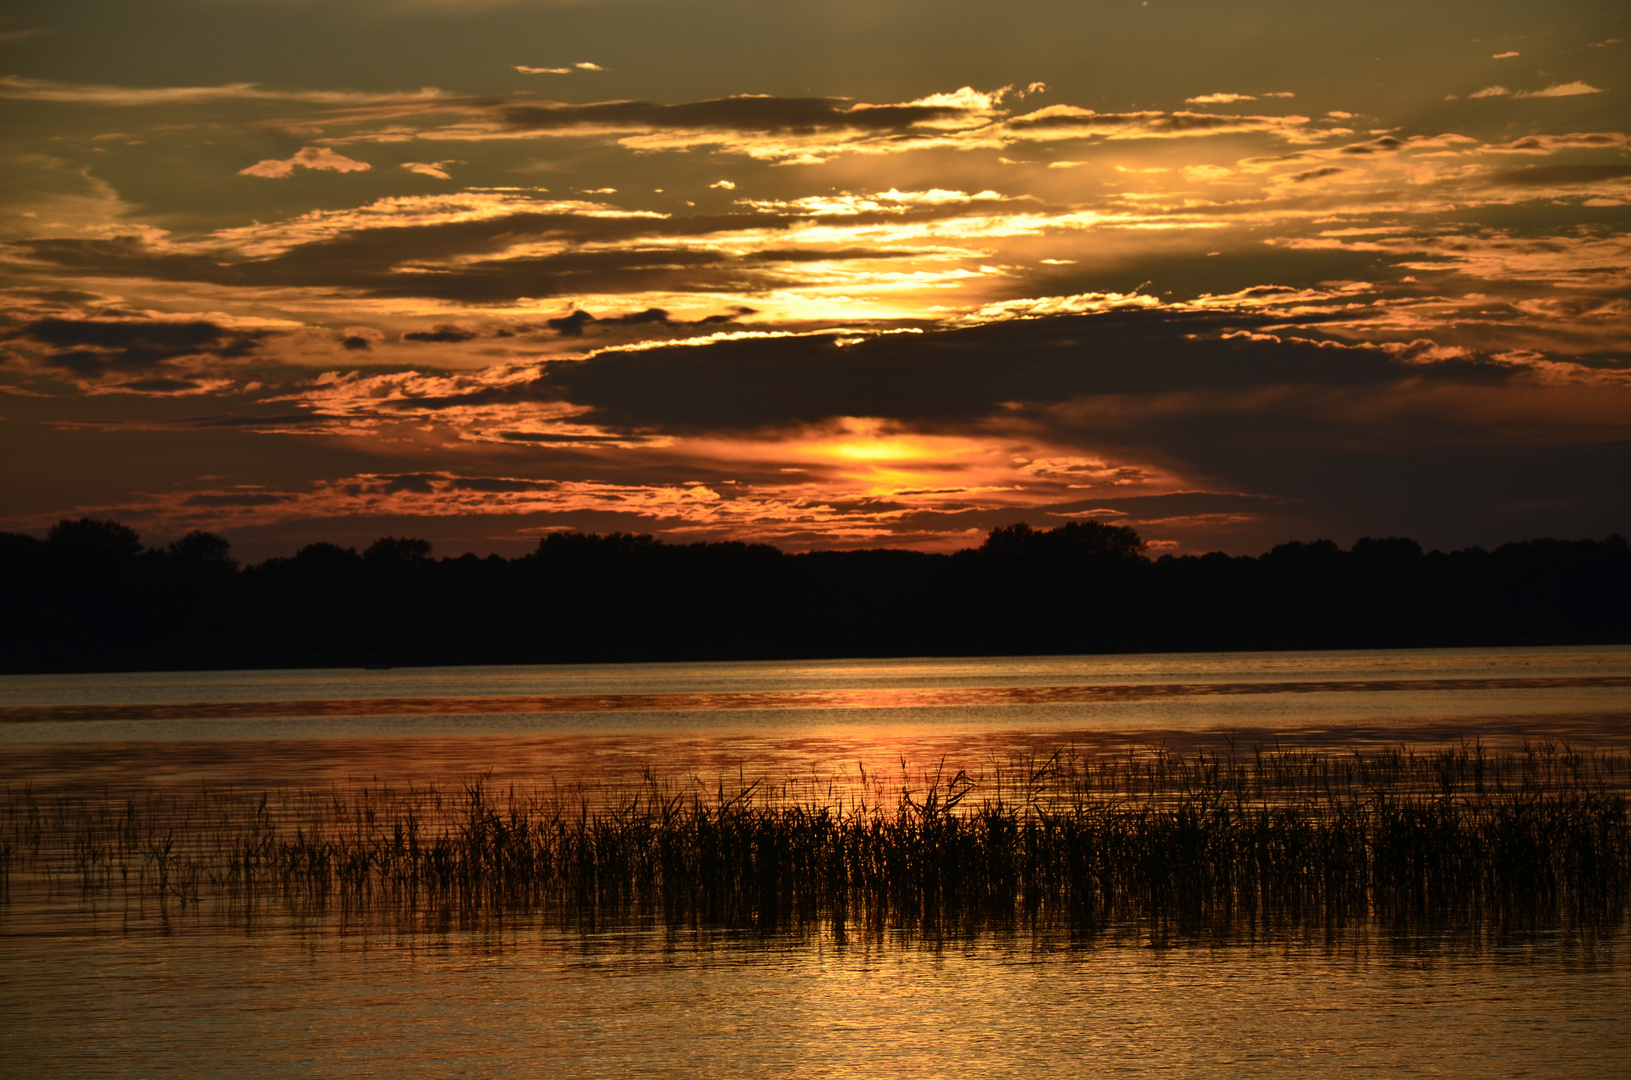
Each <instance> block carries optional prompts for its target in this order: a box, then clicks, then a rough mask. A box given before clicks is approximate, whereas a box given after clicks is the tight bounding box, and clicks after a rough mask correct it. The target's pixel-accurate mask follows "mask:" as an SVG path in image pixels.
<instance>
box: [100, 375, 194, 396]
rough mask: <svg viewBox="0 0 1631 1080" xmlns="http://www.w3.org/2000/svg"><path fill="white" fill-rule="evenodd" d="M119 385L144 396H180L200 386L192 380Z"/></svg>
mask: <svg viewBox="0 0 1631 1080" xmlns="http://www.w3.org/2000/svg"><path fill="white" fill-rule="evenodd" d="M119 385H120V386H121V387H122V388H124V389H126V390H134V391H137V392H139V393H143V394H179V393H181V392H183V391H186V390H197V389H198V384H197V383H195V382H193V381H191V380H190V379H134V380H132V381H130V382H124V383H120V384H119Z"/></svg>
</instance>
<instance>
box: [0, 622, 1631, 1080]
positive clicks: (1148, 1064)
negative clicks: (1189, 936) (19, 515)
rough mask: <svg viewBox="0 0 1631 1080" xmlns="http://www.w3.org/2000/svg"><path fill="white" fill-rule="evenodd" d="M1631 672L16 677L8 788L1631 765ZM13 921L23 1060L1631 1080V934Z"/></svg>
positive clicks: (1385, 668)
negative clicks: (1220, 750)
mask: <svg viewBox="0 0 1631 1080" xmlns="http://www.w3.org/2000/svg"><path fill="white" fill-rule="evenodd" d="M1628 720H1631V649H1576V650H1560V649H1536V650H1467V651H1454V652H1429V653H1343V654H1329V653H1327V654H1277V655H1259V656H1173V657H1115V658H1043V659H1000V660H955V661H915V662H914V661H906V662H901V661H877V662H856V663H849V664H841V663H817V664H810V663H805V664H787V665H774V664H739V665H674V666H665V665H640V666H629V667H614V668H576V669H570V668H557V669H549V668H537V669H522V668H510V669H462V670H439V671H438V670H432V671H388V672H366V673H365V672H288V673H281V672H256V673H209V674H202V675H163V674H160V675H133V676H79V677H24V678H7V679H3V680H0V783H3V784H6V785H10V786H12V787H13V788H15V787H17V786H18V785H21V784H24V783H27V784H32V785H33V786H34V787H35V789H36V790H39V791H45V792H51V791H69V792H73V791H79V792H86V791H100V790H103V789H110V790H114V791H117V790H119V789H122V788H126V787H139V786H150V785H152V784H154V783H160V784H164V785H171V786H175V787H177V788H181V789H191V788H192V787H195V786H196V785H197V784H198V783H200V782H201V781H203V782H209V783H211V784H233V785H239V786H244V787H251V788H253V787H256V786H268V785H270V786H289V785H326V784H330V783H345V782H347V781H348V780H352V779H361V780H365V781H367V780H371V778H373V777H381V778H383V779H385V780H387V781H389V782H399V783H403V782H420V783H423V782H426V781H431V780H434V781H438V782H442V783H457V781H458V780H459V779H460V778H461V777H463V776H468V775H470V774H471V773H473V772H486V771H491V773H492V775H493V778H494V779H495V780H499V781H504V780H510V781H515V782H523V783H526V782H531V783H537V782H539V781H541V780H542V781H547V780H550V779H556V780H559V781H561V782H563V783H576V782H590V783H595V782H615V781H618V780H620V779H627V778H630V777H634V776H637V775H639V774H640V773H641V772H642V771H645V770H648V769H650V770H656V771H658V772H661V773H662V774H664V775H666V776H670V777H682V778H683V777H684V776H687V775H696V776H699V777H718V776H727V775H728V776H733V777H744V778H746V777H759V776H765V777H769V778H772V779H775V778H778V777H780V778H787V777H796V776H811V775H828V776H831V775H837V774H842V775H846V776H847V775H853V774H854V773H857V772H858V771H859V770H861V769H862V768H866V769H869V770H871V771H872V772H873V773H874V774H876V773H877V772H878V771H879V770H886V769H889V768H894V769H896V770H897V771H901V770H904V771H908V772H909V771H910V770H912V769H919V768H922V767H926V766H930V765H938V762H939V761H940V760H942V759H944V760H946V762H947V767H948V768H964V767H967V768H968V769H969V770H970V771H971V772H972V773H976V774H978V773H979V772H980V770H982V769H989V768H990V767H992V765H993V763H997V764H1000V763H1002V762H1004V761H1012V760H1014V759H1015V757H1016V756H1021V755H1025V754H1035V753H1044V754H1045V753H1047V752H1049V751H1050V749H1051V748H1057V747H1058V746H1061V745H1070V746H1075V747H1078V748H1085V749H1088V750H1092V749H1095V748H1100V749H1103V748H1109V749H1114V748H1118V747H1123V746H1148V745H1150V744H1152V743H1153V744H1161V745H1166V746H1172V747H1180V748H1181V747H1184V746H1197V745H1216V744H1218V742H1219V740H1222V739H1224V738H1232V739H1234V740H1236V742H1237V743H1238V744H1241V745H1253V744H1268V745H1274V744H1280V745H1298V746H1303V745H1309V746H1319V747H1328V748H1341V747H1344V746H1349V745H1354V746H1376V745H1396V744H1401V743H1403V744H1409V745H1413V746H1420V747H1428V746H1432V745H1438V744H1442V743H1445V742H1451V743H1457V742H1460V741H1462V740H1480V741H1482V742H1484V743H1485V744H1487V745H1491V746H1518V745H1521V744H1522V743H1523V742H1524V741H1525V740H1530V741H1533V740H1541V739H1558V738H1562V739H1567V740H1569V741H1570V742H1572V743H1573V744H1575V745H1577V746H1603V747H1614V748H1622V749H1623V748H1624V747H1625V746H1626V745H1627V743H1628V742H1631V736H1628V734H1627V733H1628V731H1631V728H1628V727H1627V723H1628ZM20 897H21V894H20V893H19V899H18V900H17V901H15V902H13V903H12V904H10V905H8V906H6V907H5V908H3V909H0V1000H3V1001H4V1002H5V1003H6V1005H5V1009H4V1013H3V1016H0V1073H4V1074H7V1075H18V1076H42V1075H44V1076H70V1075H72V1076H78V1075H99V1074H100V1075H144V1076H145V1075H177V1076H198V1075H210V1076H240V1075H243V1076H251V1075H252V1076H262V1075H271V1076H282V1075H301V1076H305V1075H338V1076H373V1075H393V1076H394V1075H402V1074H407V1075H470V1076H535V1075H541V1076H552V1075H560V1076H610V1075H654V1076H656V1075H660V1076H769V1075H777V1076H803V1075H829V1074H833V1075H836V1074H844V1075H853V1074H856V1073H863V1074H876V1075H881V1076H928V1075H944V1074H946V1073H948V1072H957V1073H962V1074H967V1075H974V1076H991V1075H995V1076H1008V1075H1013V1076H1021V1075H1023V1076H1034V1075H1039V1074H1081V1073H1095V1074H1096V1073H1101V1072H1102V1073H1113V1074H1118V1075H1132V1076H1137V1075H1162V1076H1168V1075H1184V1076H1192V1075H1201V1076H1210V1075H1218V1076H1242V1075H1246V1076H1311V1075H1336V1074H1342V1075H1358V1076H1396V1075H1413V1074H1422V1075H1451V1076H1468V1075H1476V1076H1519V1075H1529V1076H1535V1075H1540V1076H1590V1075H1601V1076H1612V1075H1624V1074H1625V1065H1624V1062H1625V1061H1626V1060H1628V1059H1631V1025H1628V1024H1627V1023H1626V1021H1625V1017H1627V1016H1628V1015H1631V952H1628V950H1631V939H1628V938H1627V935H1626V934H1625V933H1624V932H1623V930H1622V931H1617V932H1611V933H1607V934H1603V935H1597V936H1595V937H1592V938H1590V939H1583V938H1581V937H1579V936H1570V935H1565V934H1561V933H1547V932H1542V933H1539V934H1529V935H1518V936H1514V935H1505V936H1503V935H1491V934H1482V935H1474V936H1471V937H1458V938H1434V937H1431V936H1427V937H1420V936H1418V937H1414V938H1411V939H1410V940H1400V939H1397V938H1394V937H1392V936H1390V935H1389V934H1388V933H1387V932H1385V931H1384V930H1382V929H1379V928H1377V927H1375V926H1370V925H1362V926H1357V927H1351V928H1348V929H1346V930H1344V931H1342V932H1340V933H1337V934H1334V935H1332V936H1329V937H1325V936H1316V937H1314V938H1313V939H1310V938H1308V937H1298V936H1293V937H1290V938H1286V939H1280V940H1271V941H1258V942H1256V943H1253V942H1250V941H1239V940H1237V941H1233V942H1230V943H1227V944H1216V943H1213V944H1205V943H1198V942H1190V943H1183V942H1179V943H1176V944H1173V943H1166V944H1164V945H1162V946H1161V947H1152V943H1151V942H1150V941H1148V940H1141V939H1140V938H1139V937H1138V935H1137V934H1136V933H1129V934H1126V935H1117V934H1114V933H1112V934H1109V935H1106V936H1105V937H1103V938H1102V939H1099V940H1095V941H1091V942H1083V941H1077V942H1070V941H1058V940H1040V941H1039V940H1033V939H1032V938H1030V937H1027V936H1023V935H1021V936H1017V937H1016V936H1014V935H1009V934H1003V933H1000V932H992V933H987V934H983V935H980V936H978V937H977V938H975V939H974V940H959V941H953V942H950V943H947V942H934V941H925V940H924V939H923V938H921V937H917V938H913V939H911V940H907V939H905V938H900V937H895V936H891V935H889V934H887V933H885V934H884V935H882V936H878V937H867V938H865V939H860V938H852V939H851V940H849V941H847V942H840V941H838V940H836V939H835V938H834V937H833V936H832V934H831V933H828V932H816V933H813V934H808V935H804V936H799V937H789V936H777V935H774V934H770V935H760V936H755V937H745V936H740V935H729V934H724V933H706V932H702V931H697V932H687V933H681V934H678V935H675V934H671V933H667V932H664V931H661V930H640V929H628V930H623V931H618V932H599V933H587V932H576V931H567V932H563V931H562V930H560V929H558V928H549V927H547V926H545V925H543V924H541V923H532V922H528V921H524V920H523V921H521V922H518V923H514V924H511V925H507V926H502V925H501V926H494V925H492V924H491V923H490V922H489V923H487V924H484V925H483V926H482V927H481V928H479V929H464V930H461V929H459V928H457V927H456V926H449V927H446V928H443V929H439V930H431V931H420V932H414V933H406V934H401V933H393V932H390V931H388V930H381V929H379V928H378V927H377V926H374V927H369V928H365V927H363V926H361V925H347V923H346V922H345V921H344V919H343V918H342V917H341V916H340V915H338V914H335V915H332V916H329V917H320V918H316V919H311V920H306V921H299V920H295V919H293V918H290V917H288V916H287V915H286V914H283V915H280V914H278V913H277V912H273V913H272V914H271V916H270V917H267V918H263V919H261V920H258V921H254V922H251V923H249V924H247V925H246V924H245V923H244V922H242V921H241V920H236V921H235V920H229V919H226V918H224V917H221V916H220V915H219V914H218V913H212V912H211V911H210V910H209V909H206V910H205V911H204V912H203V913H198V912H193V913H182V912H164V913H161V912H158V911H156V910H154V909H152V908H150V907H146V906H142V907H138V908H137V909H134V910H133V909H131V908H128V907H120V906H108V905H106V904H104V905H102V906H101V907H99V908H96V909H93V908H91V907H90V906H88V905H84V904H79V903H76V902H73V901H71V900H69V901H57V902H52V903H49V904H43V905H42V904H38V903H33V902H24V901H23V900H22V899H21V898H20Z"/></svg>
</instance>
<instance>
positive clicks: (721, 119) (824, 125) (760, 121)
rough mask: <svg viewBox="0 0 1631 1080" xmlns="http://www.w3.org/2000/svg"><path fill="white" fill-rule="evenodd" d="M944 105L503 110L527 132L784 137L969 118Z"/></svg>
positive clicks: (784, 101) (620, 104)
mask: <svg viewBox="0 0 1631 1080" xmlns="http://www.w3.org/2000/svg"><path fill="white" fill-rule="evenodd" d="M969 113H970V110H968V109H963V108H958V107H955V106H942V105H856V104H853V103H851V102H850V101H848V100H846V99H844V98H829V97H810V98H781V97H769V96H764V97H760V96H744V97H728V98H715V99H712V100H709V101H693V102H684V103H681V104H678V105H656V104H652V103H650V102H645V101H603V102H597V103H594V104H590V105H569V104H564V103H555V102H551V103H547V104H539V105H509V106H506V107H504V108H503V109H502V110H501V115H502V116H503V118H504V120H505V122H506V123H508V124H509V125H510V126H511V127H516V128H525V129H527V130H529V131H561V130H571V129H574V128H597V127H600V128H607V127H609V128H632V129H636V130H677V129H679V130H723V131H747V132H764V133H770V132H775V133H781V134H800V133H807V132H815V131H834V130H860V131H871V132H878V131H900V130H905V129H907V128H910V127H912V126H913V125H915V124H921V123H923V122H924V121H926V120H942V119H946V118H948V117H958V116H964V115H968V114H969Z"/></svg>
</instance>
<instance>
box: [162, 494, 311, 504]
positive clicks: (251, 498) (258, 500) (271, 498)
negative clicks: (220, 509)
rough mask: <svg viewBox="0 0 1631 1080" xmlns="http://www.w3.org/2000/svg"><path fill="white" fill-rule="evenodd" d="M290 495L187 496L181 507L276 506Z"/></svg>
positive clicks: (290, 497)
mask: <svg viewBox="0 0 1631 1080" xmlns="http://www.w3.org/2000/svg"><path fill="white" fill-rule="evenodd" d="M292 498H293V496H291V495H273V494H270V493H267V492H233V493H231V494H225V495H189V496H187V498H186V500H185V501H184V502H183V503H182V505H183V506H211V507H216V506H276V505H277V504H279V503H286V502H289V501H290V500H291V499H292Z"/></svg>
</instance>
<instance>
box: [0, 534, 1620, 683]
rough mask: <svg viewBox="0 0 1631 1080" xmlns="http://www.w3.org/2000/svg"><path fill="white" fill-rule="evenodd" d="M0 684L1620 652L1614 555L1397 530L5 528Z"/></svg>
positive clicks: (1579, 543)
mask: <svg viewBox="0 0 1631 1080" xmlns="http://www.w3.org/2000/svg"><path fill="white" fill-rule="evenodd" d="M0 597H3V598H4V601H5V602H4V609H5V617H4V622H3V624H0V672H9V673H28V672H71V671H119V670H219V669H228V668H281V667H359V668H361V667H376V668H377V667H381V666H418V665H451V664H510V663H532V664H537V663H585V662H610V661H622V662H628V661H664V660H743V659H765V660H770V659H818V658H821V659H825V658H840V657H905V656H979V655H986V656H992V655H1061V654H1082V653H1130V652H1199V651H1244V650H1285V649H1344V648H1348V649H1351V648H1423V647H1451V646H1491V645H1585V644H1615V643H1623V642H1628V641H1631V546H1628V544H1627V541H1626V539H1625V538H1624V537H1622V536H1618V535H1615V536H1610V537H1608V538H1606V539H1602V540H1574V541H1561V540H1550V539H1538V540H1528V541H1522V542H1515V543H1509V544H1503V545H1501V546H1500V547H1497V548H1495V549H1493V550H1485V549H1482V548H1466V549H1462V550H1457V551H1450V552H1441V551H1430V552H1426V551H1423V550H1422V548H1421V546H1420V545H1419V544H1417V543H1416V542H1415V541H1412V540H1408V539H1401V538H1388V539H1362V540H1360V541H1358V542H1356V543H1355V544H1354V545H1353V547H1352V548H1351V549H1348V550H1344V549H1342V548H1340V547H1338V546H1337V545H1336V544H1334V543H1332V542H1330V541H1316V542H1313V543H1302V542H1293V543H1287V544H1282V545H1280V546H1278V547H1276V548H1274V549H1273V550H1272V551H1269V552H1267V553H1265V554H1263V555H1261V556H1257V557H1252V556H1229V555H1224V554H1221V553H1212V554H1207V555H1199V556H1193V555H1186V556H1180V557H1173V556H1161V557H1159V558H1155V559H1152V558H1150V557H1149V556H1148V555H1147V553H1146V549H1145V546H1144V544H1143V542H1142V540H1141V539H1140V538H1139V536H1138V534H1137V533H1136V532H1134V531H1133V530H1132V529H1129V528H1125V527H1120V526H1112V525H1104V524H1099V523H1093V522H1089V523H1071V524H1068V525H1064V526H1060V527H1059V528H1055V529H1051V530H1046V531H1041V530H1034V529H1031V528H1029V527H1028V526H1025V525H1014V526H1008V527H1006V528H1001V529H995V530H992V532H991V533H990V535H989V536H988V537H987V538H986V540H985V542H984V543H983V544H982V545H981V546H980V547H978V548H970V549H967V550H963V551H959V552H956V553H954V554H950V555H936V554H927V553H923V552H914V551H903V550H892V549H873V550H864V551H827V552H807V553H802V554H788V553H784V552H781V551H779V550H777V549H776V548H773V547H770V546H768V545H763V544H743V543H698V544H668V543H663V542H661V541H658V540H656V539H654V538H652V537H649V536H634V535H629V534H623V533H613V534H611V535H607V536H597V535H586V534H581V533H553V534H550V535H549V536H547V537H545V538H544V539H543V540H541V541H540V542H539V545H538V548H537V550H536V551H535V552H533V553H531V554H529V555H526V556H522V557H519V558H514V559H506V558H502V557H500V556H497V555H491V556H488V557H486V558H479V557H477V556H475V555H463V556H460V557H457V558H442V559H437V558H434V557H433V556H432V552H431V548H430V545H429V544H428V543H426V542H424V541H422V540H413V539H402V538H396V537H385V538H382V539H381V540H379V541H378V542H376V543H375V544H373V545H372V546H370V547H369V548H368V549H367V550H366V551H363V552H361V553H359V552H357V551H355V550H354V549H350V548H340V547H337V546H335V545H332V544H311V545H308V546H307V547H305V548H303V549H301V550H300V551H299V552H298V553H297V554H296V555H294V556H292V557H289V558H274V559H268V560H266V561H264V562H261V563H258V564H254V565H249V566H240V565H239V564H238V563H237V562H235V561H234V560H233V559H232V557H231V548H230V545H229V544H228V542H227V541H226V540H225V539H224V538H222V537H220V536H216V535H214V534H210V533H193V534H190V535H189V536H187V537H185V538H183V539H182V540H180V541H177V542H175V543H172V544H169V545H168V546H167V547H165V548H145V547H143V545H142V543H141V540H140V538H139V536H138V535H137V534H136V533H135V532H134V531H133V530H131V529H129V528H127V527H126V526H124V525H121V524H119V523H117V522H111V521H99V520H95V519H89V518H84V519H80V520H78V521H64V522H62V523H61V524H59V525H58V526H57V527H55V528H54V529H52V530H51V534H50V536H49V537H48V538H47V539H44V540H41V539H39V538H36V537H32V536H26V535H22V534H15V533H0Z"/></svg>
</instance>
